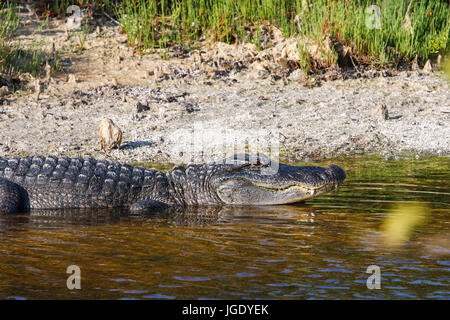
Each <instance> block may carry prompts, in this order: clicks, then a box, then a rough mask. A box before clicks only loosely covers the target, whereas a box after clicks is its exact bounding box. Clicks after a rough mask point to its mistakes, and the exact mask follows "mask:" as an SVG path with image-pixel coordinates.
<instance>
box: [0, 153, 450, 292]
mask: <svg viewBox="0 0 450 320" xmlns="http://www.w3.org/2000/svg"><path fill="white" fill-rule="evenodd" d="M331 162H334V163H336V164H339V165H341V166H342V167H344V168H345V169H346V171H347V176H348V179H347V180H346V182H345V183H344V184H343V185H342V186H341V187H340V188H339V189H338V190H337V191H334V192H331V193H329V194H326V195H323V196H321V197H318V198H315V199H313V200H310V201H307V202H306V203H305V204H299V205H292V206H278V207H277V206H274V207H252V208H221V209H214V208H209V209H202V210H198V211H193V212H187V213H178V214H176V215H175V216H174V217H170V218H165V217H129V216H128V215H127V212H126V211H120V210H115V211H97V212H82V213H80V212H70V211H67V212H58V211H56V212H49V213H46V215H45V216H34V215H20V216H9V217H0V298H1V299H6V298H8V299H37V298H40V299H50V298H56V299H70V298H77V299H79V298H83V299H182V298H183V299H267V298H269V299H322V298H326V299H381V298H382V299H410V298H416V299H417V298H418V299H449V298H450V281H449V280H450V234H449V223H450V219H449V213H450V209H449V208H450V206H449V202H450V182H449V181H450V179H449V178H450V159H449V158H432V159H427V160H401V161H383V160H381V159H379V158H354V159H336V160H334V161H327V162H324V163H320V165H327V164H329V163H331ZM402 204H403V207H401V208H402V209H398V210H397V211H394V209H393V207H394V206H396V205H402ZM405 205H409V206H405ZM411 205H412V206H413V207H411ZM418 205H419V206H420V207H419V209H417V208H416V209H414V206H415V207H417V206H418ZM69 265H77V266H79V267H80V269H81V289H80V290H68V289H67V287H66V280H67V277H68V276H69V275H68V274H66V269H67V267H68V266H69ZM370 265H376V266H378V267H379V268H380V271H381V282H380V284H381V289H379V290H377V289H374V290H369V289H368V288H367V285H366V281H367V278H368V277H369V276H370V275H371V274H368V273H366V270H367V267H368V266H370Z"/></svg>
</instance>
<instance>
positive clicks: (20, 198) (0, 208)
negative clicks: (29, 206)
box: [0, 178, 25, 215]
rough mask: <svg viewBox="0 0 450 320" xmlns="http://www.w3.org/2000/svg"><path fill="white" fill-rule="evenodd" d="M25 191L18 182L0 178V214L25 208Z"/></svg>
mask: <svg viewBox="0 0 450 320" xmlns="http://www.w3.org/2000/svg"><path fill="white" fill-rule="evenodd" d="M24 194H25V191H24V190H23V188H22V187H21V186H19V185H18V184H16V183H14V182H11V181H9V180H6V179H3V178H0V215H2V214H9V213H17V212H21V211H23V209H24V208H25V198H24Z"/></svg>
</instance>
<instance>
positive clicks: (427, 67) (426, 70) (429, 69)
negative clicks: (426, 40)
mask: <svg viewBox="0 0 450 320" xmlns="http://www.w3.org/2000/svg"><path fill="white" fill-rule="evenodd" d="M432 71H433V68H432V67H431V62H430V59H428V60H427V62H425V65H424V66H423V69H422V72H423V73H430V72H432Z"/></svg>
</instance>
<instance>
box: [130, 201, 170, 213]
mask: <svg viewBox="0 0 450 320" xmlns="http://www.w3.org/2000/svg"><path fill="white" fill-rule="evenodd" d="M169 207H170V206H169V205H168V204H167V203H164V202H161V201H156V200H140V201H137V202H135V203H133V204H132V205H131V207H130V212H131V213H132V214H141V213H149V212H160V211H163V210H166V209H168V208H169Z"/></svg>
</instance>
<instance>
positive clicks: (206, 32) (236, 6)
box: [0, 0, 450, 72]
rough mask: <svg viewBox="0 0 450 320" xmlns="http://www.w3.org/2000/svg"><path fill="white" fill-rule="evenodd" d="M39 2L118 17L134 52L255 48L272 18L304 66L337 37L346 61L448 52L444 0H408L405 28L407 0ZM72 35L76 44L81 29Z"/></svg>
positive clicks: (316, 62)
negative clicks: (292, 40)
mask: <svg viewBox="0 0 450 320" xmlns="http://www.w3.org/2000/svg"><path fill="white" fill-rule="evenodd" d="M0 3H2V2H0ZM41 3H43V7H44V8H46V9H47V10H50V11H52V12H56V13H57V14H59V15H62V16H66V15H67V14H66V10H67V7H68V6H69V5H73V4H74V5H78V6H80V7H81V8H82V9H83V8H89V10H93V12H97V13H99V12H102V11H107V12H108V13H109V14H110V15H113V16H114V17H115V18H116V19H117V20H119V21H120V23H121V26H122V29H123V30H124V31H125V33H126V35H127V40H128V43H129V45H131V46H134V47H136V48H137V49H140V50H141V51H148V50H153V49H160V48H161V49H164V50H166V49H167V48H168V47H170V46H172V45H174V44H181V45H183V46H193V45H194V44H195V41H196V40H199V39H202V38H204V39H206V40H208V41H210V42H214V41H224V42H227V43H235V42H241V41H246V42H252V43H254V44H255V45H256V47H257V49H258V50H260V48H261V43H262V41H261V31H260V26H261V25H263V24H265V25H267V24H271V25H275V26H277V27H278V28H280V30H282V32H283V34H284V35H285V36H286V37H296V38H297V39H298V44H299V45H298V49H299V65H300V67H301V68H302V69H303V70H304V71H307V72H308V71H309V72H314V71H316V70H318V69H323V68H329V67H332V66H334V65H335V64H336V62H337V61H339V59H338V58H339V57H338V53H337V52H336V50H335V46H336V45H337V44H339V45H344V46H346V47H347V48H351V59H352V63H355V64H368V65H372V66H375V67H380V68H383V67H395V66H397V65H398V64H399V63H404V62H406V63H408V62H411V61H412V60H413V59H414V58H415V57H416V56H417V57H418V61H419V63H420V64H423V63H425V61H426V60H427V59H429V58H431V59H435V58H436V57H437V55H438V54H442V55H444V54H446V53H448V52H449V51H450V45H449V43H450V42H449V36H450V7H449V4H448V1H445V0H412V1H411V7H410V9H409V18H410V22H411V29H408V28H405V27H404V24H403V21H404V18H405V14H406V12H407V8H408V4H409V3H410V0H104V1H94V0H70V1H69V0H56V1H44V2H41ZM8 5H9V4H6V5H3V6H4V7H5V8H6V7H8ZM371 5H377V6H378V7H379V8H380V10H381V11H380V13H381V15H380V18H381V19H380V23H381V27H380V28H379V29H377V28H375V29H374V28H369V27H368V26H367V23H366V20H367V19H368V15H369V14H368V13H367V12H366V10H367V8H368V7H369V6H371ZM2 8H3V7H2ZM2 11H5V10H3V9H2ZM5 12H9V13H7V14H6V16H3V17H2V19H1V20H0V21H1V22H0V39H8V37H10V36H11V33H12V32H14V30H15V28H17V26H16V23H17V22H16V20H15V18H14V14H13V13H11V12H10V10H6V11H5ZM91 12H92V11H91ZM2 14H3V15H5V13H2ZM8 15H9V16H8ZM80 37H81V38H80V39H79V42H80V46H81V47H82V46H83V42H84V38H83V33H81V34H80ZM2 41H3V44H1V45H0V59H2V57H3V58H4V56H5V48H7V46H5V45H4V43H5V40H2ZM305 43H308V44H311V43H313V44H315V45H317V46H318V47H319V49H320V50H319V51H320V52H321V56H320V57H317V56H312V55H311V54H310V52H309V51H308V46H307V45H306V44H305ZM6 51H8V50H6ZM162 52H164V51H162ZM6 55H7V54H6ZM33 56H35V57H34V58H33V59H34V61H35V62H34V63H33V64H32V65H34V66H35V67H36V68H37V66H38V65H39V63H40V62H39V61H40V59H39V58H38V57H37V56H36V55H35V54H33ZM1 63H2V60H0V64H1ZM3 63H5V60H3ZM0 66H1V65H0Z"/></svg>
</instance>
